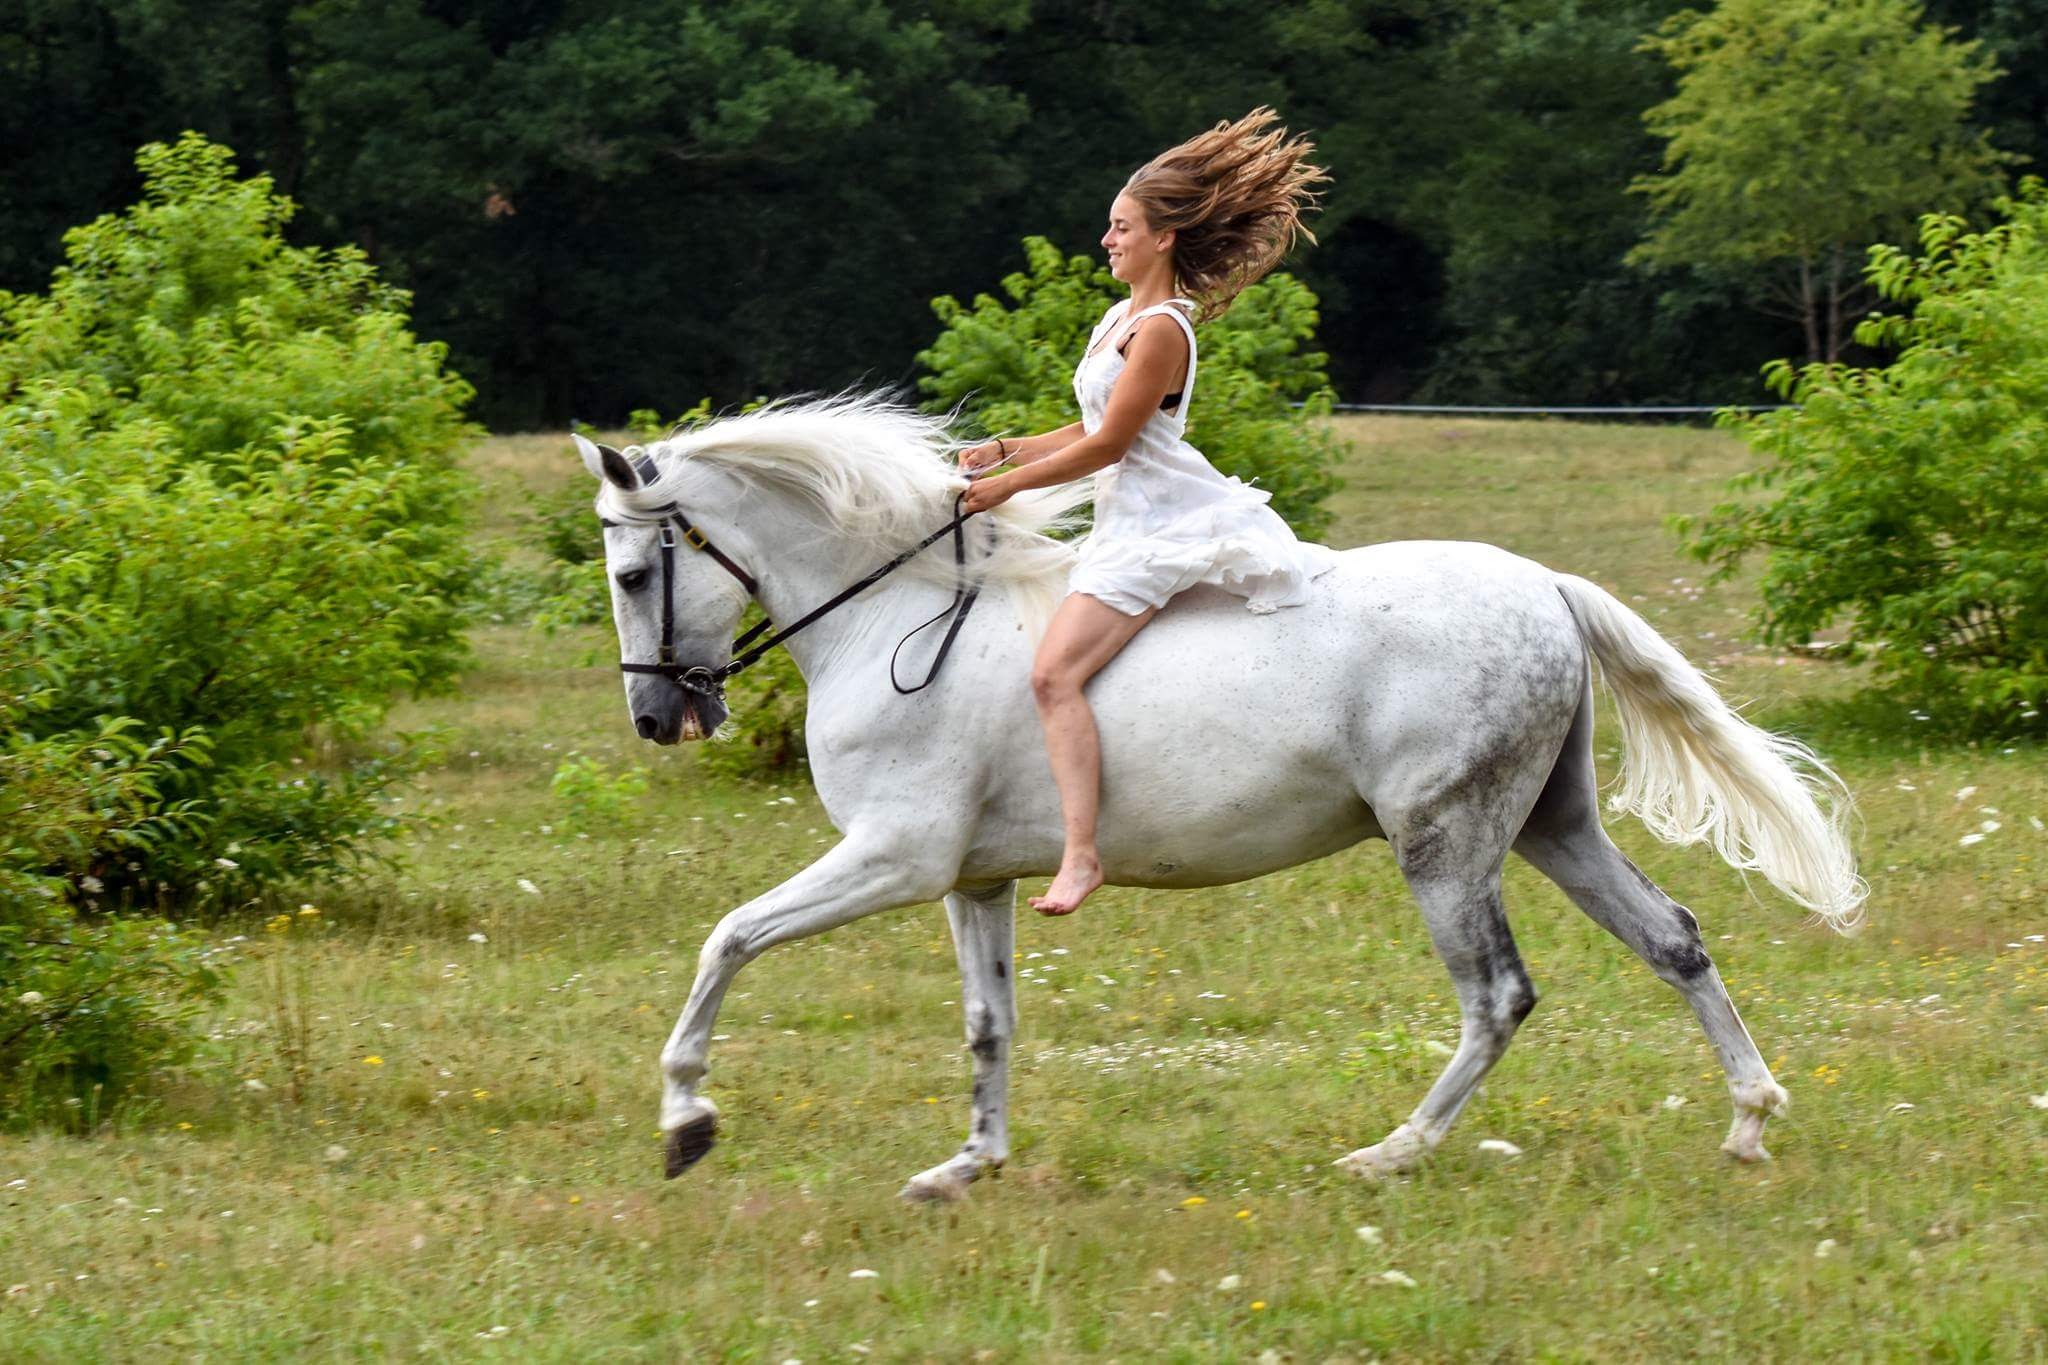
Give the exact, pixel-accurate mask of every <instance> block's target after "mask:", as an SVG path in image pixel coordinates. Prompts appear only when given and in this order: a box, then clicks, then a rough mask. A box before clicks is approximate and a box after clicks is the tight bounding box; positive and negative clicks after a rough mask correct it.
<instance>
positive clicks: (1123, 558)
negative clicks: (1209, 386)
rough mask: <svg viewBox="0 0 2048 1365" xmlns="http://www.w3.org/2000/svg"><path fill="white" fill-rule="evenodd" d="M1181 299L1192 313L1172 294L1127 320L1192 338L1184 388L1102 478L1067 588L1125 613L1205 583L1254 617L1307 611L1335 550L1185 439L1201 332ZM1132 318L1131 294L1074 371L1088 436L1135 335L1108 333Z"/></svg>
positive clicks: (1101, 325) (1107, 318)
mask: <svg viewBox="0 0 2048 1365" xmlns="http://www.w3.org/2000/svg"><path fill="white" fill-rule="evenodd" d="M1177 304H1178V305H1185V306H1186V307H1187V308H1189V309H1192V308H1193V307H1194V304H1193V303H1190V302H1189V301H1188V300H1186V299H1173V300H1170V301H1169V302H1167V303H1162V304H1159V305H1157V306H1155V307H1152V308H1147V309H1145V310H1144V311H1143V312H1141V313H1139V314H1138V315H1137V317H1134V318H1132V319H1130V322H1131V325H1132V326H1133V327H1135V326H1136V325H1137V323H1138V322H1139V321H1140V320H1142V319H1143V318H1145V317H1148V316H1150V315H1151V314H1153V313H1164V314H1166V315H1167V316H1168V317H1171V318H1172V319H1173V320H1174V321H1176V322H1178V323H1179V324H1180V325H1181V330H1182V331H1184V332H1186V333H1187V338H1188V377H1187V383H1186V384H1185V385H1183V386H1182V388H1181V391H1180V395H1179V401H1178V402H1176V403H1174V404H1173V406H1172V407H1171V409H1170V410H1169V409H1161V410H1160V411H1157V412H1154V413H1153V414H1152V415H1151V416H1149V417H1147V418H1146V419H1145V425H1144V426H1142V427H1140V428H1139V429H1138V434H1137V436H1136V437H1135V438H1134V439H1133V440H1132V441H1131V444H1130V448H1129V449H1128V450H1126V451H1125V452H1124V455H1123V458H1122V459H1120V460H1118V461H1117V462H1116V463H1115V464H1112V465H1110V466H1109V467H1108V468H1106V469H1104V470H1102V471H1101V472H1100V473H1098V474H1097V475H1096V476H1095V529H1094V531H1093V532H1092V533H1091V534H1090V535H1089V537H1088V539H1087V540H1086V541H1084V542H1083V543H1082V545H1081V552H1080V560H1079V562H1078V563H1077V564H1076V565H1075V566H1074V570H1073V573H1072V575H1071V576H1070V577H1069V578H1068V580H1067V590H1068V591H1069V592H1082V593H1087V594H1088V595H1089V596H1090V597H1093V598H1096V599H1097V600H1099V601H1101V602H1103V603H1104V604H1106V605H1107V606H1109V607H1111V608H1113V609H1114V610H1116V611H1120V612H1122V613H1124V614H1125V615H1126V616H1136V615H1138V614H1139V613H1140V612H1142V611H1144V610H1145V609H1146V608H1148V607H1163V606H1165V605H1166V603H1167V601H1168V599H1170V598H1172V597H1173V596H1174V594H1176V593H1179V592H1184V591H1186V590H1187V589H1189V588H1192V587H1194V586H1195V585H1196V584H1197V583H1211V584H1214V585H1216V586H1217V587H1220V588H1223V589H1224V590H1225V591H1228V592H1232V593H1236V594H1237V595H1238V596H1240V597H1243V598H1244V599H1246V600H1245V605H1246V607H1248V608H1249V609H1250V610H1252V611H1255V612H1270V611H1274V610H1276V609H1278V608H1280V607H1295V606H1300V605H1301V604H1302V603H1303V602H1306V601H1307V600H1308V596H1309V584H1310V583H1312V582H1313V581H1314V580H1315V579H1316V578H1318V577H1320V576H1321V575H1322V574H1325V573H1327V572H1329V571H1330V570H1331V569H1333V568H1335V567H1336V566H1337V552H1336V551H1334V550H1332V549H1330V548H1329V547H1328V546H1326V545H1318V544H1315V543H1314V542H1312V541H1303V540H1297V539H1296V538H1295V535H1294V531H1293V529H1292V528H1291V527H1289V526H1288V524H1287V523H1286V522H1285V521H1283V520H1282V519H1281V517H1280V514H1279V513H1277V512H1275V511H1274V510H1273V509H1272V508H1270V507H1268V506H1266V504H1267V503H1268V502H1271V501H1272V498H1273V495H1272V494H1271V493H1268V492H1266V491H1265V490H1264V489H1263V488H1254V487H1253V486H1251V485H1250V484H1248V483H1245V482H1244V481H1243V480H1241V479H1238V478H1235V477H1232V476H1227V475H1224V474H1222V473H1219V472H1218V471H1217V469H1216V467H1215V466H1214V465H1212V464H1210V463H1209V462H1208V460H1206V459H1204V458H1203V456H1202V452H1201V451H1199V450H1196V449H1195V448H1194V447H1193V446H1191V445H1189V444H1188V443H1187V441H1186V440H1185V439H1183V433H1184V432H1185V431H1186V430H1187V413H1188V404H1189V402H1190V401H1191V400H1192V399H1193V398H1194V396H1195V329H1194V326H1193V325H1192V324H1191V323H1190V322H1189V321H1188V317H1187V314H1185V313H1183V312H1181V311H1180V308H1178V307H1176V306H1175V305H1177ZM1129 311H1130V300H1129V299H1125V300H1123V301H1122V302H1120V303H1118V304H1117V305H1116V306H1115V307H1113V308H1111V309H1110V310H1109V312H1107V313H1105V314H1104V315H1103V318H1102V321H1101V322H1098V323H1096V324H1095V331H1094V333H1093V334H1092V335H1091V336H1090V337H1089V338H1088V351H1087V353H1086V354H1084V355H1083V356H1082V357H1081V363H1080V365H1079V366H1078V367H1077V368H1076V369H1075V370H1074V397H1075V398H1076V399H1077V400H1078V401H1079V402H1080V405H1081V425H1082V427H1083V429H1084V430H1086V431H1088V432H1089V433H1091V434H1092V433H1093V432H1094V431H1095V430H1096V429H1097V428H1098V427H1100V426H1101V425H1102V414H1103V412H1104V410H1105V409H1106V408H1108V406H1109V395H1110V392H1111V391H1112V390H1113V389H1114V388H1115V387H1116V381H1117V376H1118V375H1120V374H1122V373H1123V368H1124V357H1123V355H1122V354H1121V353H1120V352H1119V350H1118V346H1119V345H1121V344H1122V342H1123V341H1124V339H1125V336H1127V335H1128V332H1127V331H1126V332H1125V335H1124V336H1117V337H1115V338H1112V339H1111V340H1109V341H1104V337H1105V336H1106V335H1107V334H1108V333H1109V332H1110V331H1111V330H1112V329H1113V328H1116V327H1118V326H1119V324H1121V323H1122V322H1123V320H1124V315H1125V314H1126V313H1127V312H1129ZM1168 397H1169V398H1172V397H1173V395H1171V394H1169V395H1168Z"/></svg>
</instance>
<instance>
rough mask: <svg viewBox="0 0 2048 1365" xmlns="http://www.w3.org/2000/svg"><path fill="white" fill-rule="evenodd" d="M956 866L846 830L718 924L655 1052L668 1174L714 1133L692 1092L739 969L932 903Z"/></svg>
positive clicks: (712, 1118)
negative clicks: (845, 927)
mask: <svg viewBox="0 0 2048 1365" xmlns="http://www.w3.org/2000/svg"><path fill="white" fill-rule="evenodd" d="M953 877H954V869H953V868H952V867H951V866H948V865H945V864H944V863H943V860H941V859H937V858H936V857H935V854H934V851H933V850H932V849H931V848H930V847H928V846H927V847H923V848H915V849H913V848H908V847H906V846H905V844H904V842H903V841H901V840H895V839H888V840H878V839H862V838H859V837H856V836H854V835H849V836H848V837H847V838H846V839H844V840H843V841H841V842H840V843H839V844H838V845H837V846H835V847H834V848H833V849H832V851H831V852H829V853H827V854H826V855H825V856H824V857H822V858H820V859H818V861H817V862H815V863H812V864H811V865H810V866H809V867H807V868H805V869H804V870H803V871H801V872H799V873H797V874H796V875H795V876H794V877H791V878H790V879H789V880H788V881H786V882H784V883H783V884H782V885H780V886H778V887H776V888H775V889H774V890H772V891H769V892H767V893H765V894H763V895H760V896H757V897H755V898H754V899H753V900H750V901H748V902H747V903H746V904H745V905H742V906H741V907H739V909H737V910H734V911H732V912H731V913H729V914H728V915H726V917H725V918H724V919H721V920H720V921H719V922H718V927H717V928H716V929H713V930H712V931H711V937H709V938H707V939H705V940H704V950H703V952H702V953H700V954H699V955H698V957H697V979H696V981H695V982H694V983H693V984H692V985H691V986H690V998H689V1000H688V1001H687V1002H685V1004H684V1005H683V1012H682V1015H681V1017H680V1018H678V1019H677V1020H676V1027H675V1031H674V1032H673V1033H671V1034H669V1037H668V1045H667V1046H666V1047H664V1048H663V1049H662V1050H661V1073H662V1094H661V1127H662V1132H663V1133H664V1135H665V1140H666V1141H665V1150H666V1153H667V1161H666V1170H667V1173H668V1177H669V1178H670V1179H671V1180H673V1179H674V1178H675V1177H676V1176H679V1175H681V1174H682V1173H683V1172H684V1171H686V1170H688V1169H689V1168H690V1167H691V1166H693V1165H695V1164H696V1163H697V1162H698V1161H699V1160H700V1159H701V1158H702V1157H703V1156H704V1154H705V1153H706V1152H708V1151H710V1150H711V1144H712V1142H713V1141H714V1140H715V1139H716V1137H717V1133H718V1110H717V1108H716V1106H714V1105H713V1104H712V1103H711V1101H709V1100H707V1099H704V1098H703V1097H702V1096H700V1095H699V1094H698V1093H697V1086H698V1084H699V1083H700V1082H702V1081H703V1079H704V1073H705V1070H706V1065H705V1055H706V1053H707V1051H708V1050H709V1048H710V1044H711V1029H712V1026H713V1024H714V1023H715V1022H716V1021H717V1018H718V1006H719V1003H720V1002H721V1001H723V1000H724V999H725V992H726V989H727V988H728V987H730V986H731V985H732V980H733V977H734V976H736V975H737V974H738V973H739V970H740V968H742V967H744V966H746V965H747V964H748V963H749V962H752V961H753V960H754V959H755V958H757V957H759V956H760V955H761V954H762V953H764V952H766V951H767V950H768V949H770V948H772V947H774V946H775V945H776V944H778V943H787V942H789V941H790V940H791V939H798V938H808V937H810V936H811V935H812V934H819V933H823V932H824V931H825V930H827V929H836V928H838V927H839V926H840V925H842V924H846V923H848V922H850V921H852V920H857V919H859V918H860V917H861V916H863V915H870V914H873V913H874V912H875V911H877V910H887V909H890V908H892V907H895V906H899V905H910V904H914V903H915V902H917V901H927V900H935V899H937V898H938V897H939V896H940V895H942V894H943V893H944V892H945V890H946V888H947V887H948V886H949V885H950V884H951V883H952V881H953Z"/></svg>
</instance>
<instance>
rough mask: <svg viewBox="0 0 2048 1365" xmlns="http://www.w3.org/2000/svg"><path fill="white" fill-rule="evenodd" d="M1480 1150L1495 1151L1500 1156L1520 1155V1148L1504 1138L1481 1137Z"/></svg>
mask: <svg viewBox="0 0 2048 1365" xmlns="http://www.w3.org/2000/svg"><path fill="white" fill-rule="evenodd" d="M1479 1150H1480V1151H1482V1152H1497V1153H1499V1154H1500V1155H1501V1156H1520V1155H1521V1154H1522V1149H1521V1148H1520V1147H1517V1146H1515V1144H1514V1143H1512V1142H1509V1141H1507V1140H1506V1139H1505V1138H1482V1139H1481V1140H1480V1143H1479Z"/></svg>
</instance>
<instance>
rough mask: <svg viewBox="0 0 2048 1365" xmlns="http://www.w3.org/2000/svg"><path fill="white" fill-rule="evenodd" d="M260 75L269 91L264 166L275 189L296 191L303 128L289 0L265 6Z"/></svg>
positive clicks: (302, 159)
mask: <svg viewBox="0 0 2048 1365" xmlns="http://www.w3.org/2000/svg"><path fill="white" fill-rule="evenodd" d="M263 21H264V35H263V78H264V84H265V85H266V86H267V87H268V90H269V95H270V137H269V141H270V156H269V158H268V164H267V165H266V166H265V169H266V170H268V171H269V172H270V178H271V179H272V180H273V181H274V182H275V183H276V185H277V189H278V193H280V194H287V195H289V194H296V193H297V192H298V187H299V177H300V175H301V174H303V173H304V171H305V169H306V129H305V124H304V122H303V121H302V120H301V119H300V117H299V87H298V73H297V71H296V70H295V69H294V67H293V62H292V48H291V23H292V7H291V4H290V3H289V0H285V2H284V3H273V4H271V5H268V6H266V7H265V9H264V14H263Z"/></svg>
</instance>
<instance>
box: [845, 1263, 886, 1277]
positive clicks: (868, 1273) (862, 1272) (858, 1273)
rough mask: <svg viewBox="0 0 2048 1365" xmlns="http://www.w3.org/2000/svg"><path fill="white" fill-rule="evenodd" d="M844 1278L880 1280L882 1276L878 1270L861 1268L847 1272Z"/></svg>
mask: <svg viewBox="0 0 2048 1365" xmlns="http://www.w3.org/2000/svg"><path fill="white" fill-rule="evenodd" d="M846 1278H847V1279H849V1280H879V1279H881V1278H882V1274H881V1272H880V1271H878V1270H869V1269H867V1268H866V1267H865V1266H863V1267H862V1268H861V1269H859V1270H849V1271H847V1272H846Z"/></svg>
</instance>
